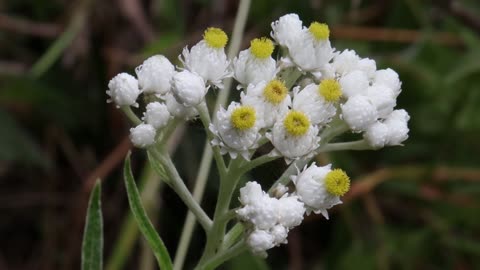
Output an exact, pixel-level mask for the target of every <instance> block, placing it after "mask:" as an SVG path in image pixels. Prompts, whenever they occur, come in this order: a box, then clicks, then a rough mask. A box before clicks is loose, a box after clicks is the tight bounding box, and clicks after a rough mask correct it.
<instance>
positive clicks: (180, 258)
mask: <svg viewBox="0 0 480 270" xmlns="http://www.w3.org/2000/svg"><path fill="white" fill-rule="evenodd" d="M212 157H213V152H212V148H211V147H210V143H208V141H207V144H205V147H204V149H203V156H202V162H201V163H200V169H199V172H198V175H197V179H195V187H194V189H193V198H194V199H195V200H196V201H197V202H201V201H202V197H203V193H204V191H205V185H206V183H207V179H208V174H209V172H210V167H211V164H212V162H211V161H212ZM194 227H195V216H194V215H193V213H192V212H188V214H187V218H186V220H185V224H184V225H183V229H182V234H181V237H180V243H179V244H178V247H177V251H176V252H175V260H174V262H173V269H174V270H181V269H183V264H184V263H185V258H186V255H187V251H188V247H189V246H190V240H191V239H192V234H193V229H194Z"/></svg>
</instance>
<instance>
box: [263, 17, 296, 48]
mask: <svg viewBox="0 0 480 270" xmlns="http://www.w3.org/2000/svg"><path fill="white" fill-rule="evenodd" d="M272 30H273V31H272V32H271V34H270V35H271V36H272V38H274V39H275V41H277V42H278V44H280V45H281V46H284V47H288V46H290V45H292V44H293V43H295V42H297V41H298V37H299V36H300V35H301V32H302V21H301V20H300V18H298V15H297V14H294V13H291V14H287V15H284V16H282V17H280V18H279V19H278V20H277V21H275V22H272Z"/></svg>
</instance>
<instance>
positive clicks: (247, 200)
mask: <svg viewBox="0 0 480 270" xmlns="http://www.w3.org/2000/svg"><path fill="white" fill-rule="evenodd" d="M264 195H265V192H263V190H262V187H261V186H260V184H258V183H257V182H252V181H250V182H247V183H246V184H245V186H244V187H242V188H241V189H240V198H239V199H240V202H241V203H242V204H243V205H247V204H254V203H255V202H257V201H259V200H260V199H261V198H262V196H264Z"/></svg>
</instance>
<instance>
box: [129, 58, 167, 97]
mask: <svg viewBox="0 0 480 270" xmlns="http://www.w3.org/2000/svg"><path fill="white" fill-rule="evenodd" d="M135 73H137V77H138V84H139V86H140V88H141V90H142V92H144V93H155V94H160V95H165V94H166V93H168V92H169V91H170V88H171V83H170V81H171V79H172V77H173V75H174V74H175V67H174V66H173V65H172V63H170V61H169V60H168V59H167V58H166V57H165V56H163V55H154V56H152V57H150V58H148V59H147V60H145V61H144V62H143V63H142V64H141V65H140V66H138V67H136V68H135Z"/></svg>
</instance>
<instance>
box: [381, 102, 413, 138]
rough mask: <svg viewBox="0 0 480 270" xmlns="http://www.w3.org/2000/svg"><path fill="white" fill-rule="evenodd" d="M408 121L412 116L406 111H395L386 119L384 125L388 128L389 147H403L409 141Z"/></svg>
mask: <svg viewBox="0 0 480 270" xmlns="http://www.w3.org/2000/svg"><path fill="white" fill-rule="evenodd" d="M408 120H410V116H409V115H408V113H407V112H406V111H405V110H395V111H393V112H392V113H391V114H390V115H389V116H388V117H387V119H385V122H384V123H385V125H386V126H387V127H388V136H387V144H388V145H401V144H402V142H403V141H405V140H406V139H408V132H409V129H408Z"/></svg>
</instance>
